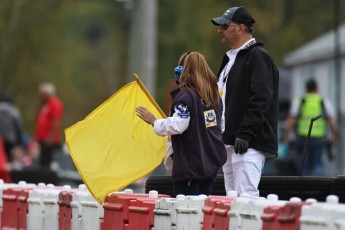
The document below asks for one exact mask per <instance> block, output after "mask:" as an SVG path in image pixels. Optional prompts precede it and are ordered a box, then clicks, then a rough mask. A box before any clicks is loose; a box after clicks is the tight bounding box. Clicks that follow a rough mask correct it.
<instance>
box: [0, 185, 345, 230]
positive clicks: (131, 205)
mask: <svg viewBox="0 0 345 230" xmlns="http://www.w3.org/2000/svg"><path fill="white" fill-rule="evenodd" d="M0 195H1V201H0V211H1V215H0V216H1V219H0V226H1V229H3V230H10V229H11V230H14V229H18V230H19V229H21V230H25V229H28V230H41V229H42V230H43V229H49V230H50V229H52V230H55V229H56V230H81V229H82V230H88V229H90V230H98V229H99V230H112V229H116V230H138V229H140V230H146V229H147V230H153V229H154V230H170V229H174V230H175V229H176V230H180V229H190V230H200V229H201V230H226V229H229V230H231V229H250V230H252V229H253V230H255V229H257V230H259V229H263V230H276V229H287V230H288V229H291V230H294V229H301V230H312V229H325V230H326V229H337V230H338V229H345V204H342V203H339V197H338V196H337V195H328V196H327V198H326V200H325V201H318V200H316V199H315V198H308V199H306V200H302V199H301V198H299V197H291V198H290V199H289V200H279V197H278V195H276V194H269V195H267V197H259V198H258V197H251V196H249V195H247V194H237V193H236V192H235V191H230V192H229V193H228V194H227V195H226V196H218V195H210V196H205V195H199V196H184V195H178V196H177V197H176V198H173V197H170V195H166V194H159V193H158V192H157V191H154V190H152V191H150V192H149V193H148V194H142V193H133V191H132V190H130V189H127V190H124V191H119V192H114V193H110V194H108V196H107V197H106V199H105V201H104V203H103V204H99V203H98V202H97V201H96V200H95V199H94V198H93V197H92V195H91V194H90V192H89V191H88V190H87V188H86V186H85V185H83V184H82V185H79V187H78V188H71V186H68V185H65V186H54V185H53V184H47V185H46V184H44V183H39V184H37V185H36V184H29V183H25V182H24V181H21V182H19V183H18V184H14V183H11V184H10V183H4V182H3V181H0Z"/></svg>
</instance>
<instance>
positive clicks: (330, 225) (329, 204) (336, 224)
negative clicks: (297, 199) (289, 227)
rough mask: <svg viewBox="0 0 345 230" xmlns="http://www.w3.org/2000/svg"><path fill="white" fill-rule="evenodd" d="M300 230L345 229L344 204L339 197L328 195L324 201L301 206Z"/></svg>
mask: <svg viewBox="0 0 345 230" xmlns="http://www.w3.org/2000/svg"><path fill="white" fill-rule="evenodd" d="M300 224H301V228H300V229H301V230H326V229H327V230H340V229H345V204H339V198H338V197H337V196H334V195H329V196H327V198H326V202H319V203H313V204H312V205H308V206H303V207H302V213H301V217H300Z"/></svg>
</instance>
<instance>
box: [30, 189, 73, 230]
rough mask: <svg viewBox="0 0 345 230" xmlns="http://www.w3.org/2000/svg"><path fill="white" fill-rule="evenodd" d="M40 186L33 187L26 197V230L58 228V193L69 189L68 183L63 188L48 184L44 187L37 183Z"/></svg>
mask: <svg viewBox="0 0 345 230" xmlns="http://www.w3.org/2000/svg"><path fill="white" fill-rule="evenodd" d="M39 185H40V187H38V188H35V189H33V190H32V191H30V193H29V198H28V206H29V208H28V214H27V215H26V223H27V229H28V230H44V229H58V212H59V207H58V204H57V201H58V198H59V193H60V191H61V190H62V189H71V187H70V186H69V185H65V186H64V187H63V188H59V187H55V186H54V185H52V184H48V185H47V186H46V187H44V186H43V184H39Z"/></svg>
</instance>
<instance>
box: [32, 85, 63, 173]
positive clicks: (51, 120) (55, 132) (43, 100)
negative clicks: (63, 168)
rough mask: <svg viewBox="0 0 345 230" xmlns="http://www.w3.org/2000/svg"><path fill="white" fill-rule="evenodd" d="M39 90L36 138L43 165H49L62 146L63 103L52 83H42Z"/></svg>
mask: <svg viewBox="0 0 345 230" xmlns="http://www.w3.org/2000/svg"><path fill="white" fill-rule="evenodd" d="M38 91H39V95H38V101H37V117H36V130H35V138H36V140H37V141H38V142H39V144H40V148H41V161H40V163H41V166H42V167H49V166H50V163H51V160H52V154H53V152H54V151H55V150H58V149H59V148H61V131H62V118H63V103H62V102H61V100H60V99H59V98H58V97H57V96H56V95H55V87H54V85H53V84H52V83H49V82H45V83H41V84H40V86H39V90H38Z"/></svg>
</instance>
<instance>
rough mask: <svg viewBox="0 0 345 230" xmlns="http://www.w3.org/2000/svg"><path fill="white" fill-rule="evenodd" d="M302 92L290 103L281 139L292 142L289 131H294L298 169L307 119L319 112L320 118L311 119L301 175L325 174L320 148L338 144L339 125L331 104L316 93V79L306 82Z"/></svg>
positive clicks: (306, 136) (308, 124)
mask: <svg viewBox="0 0 345 230" xmlns="http://www.w3.org/2000/svg"><path fill="white" fill-rule="evenodd" d="M305 91H306V93H305V95H304V96H303V97H298V98H295V100H294V101H293V103H292V106H291V108H290V112H289V116H288V118H287V120H286V123H285V127H284V128H285V132H284V141H285V143H287V144H291V140H292V135H291V133H292V131H294V132H295V135H294V136H295V139H294V147H295V154H296V156H295V162H296V167H297V168H300V167H301V162H302V159H303V154H304V147H305V143H306V141H307V138H308V132H309V126H310V119H311V118H312V117H315V116H317V115H319V114H321V118H320V119H318V120H316V121H314V122H313V127H312V130H311V134H310V139H309V142H308V149H307V153H306V154H307V155H306V158H305V162H304V167H303V172H302V176H323V175H325V169H324V165H323V149H324V147H325V144H326V143H329V144H331V145H335V144H336V143H337V141H338V125H337V122H336V120H335V118H334V117H335V114H334V109H333V106H332V104H331V103H330V101H329V100H327V99H326V98H323V97H322V96H321V95H320V94H319V92H318V87H317V82H316V81H315V79H313V78H311V79H309V80H307V81H306V83H305ZM329 129H330V131H331V132H329ZM329 133H331V136H330V138H328V134H329Z"/></svg>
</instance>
